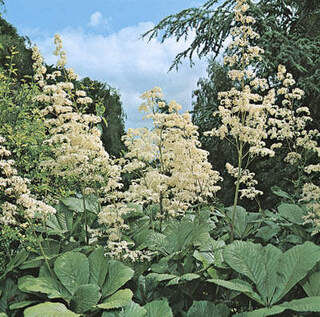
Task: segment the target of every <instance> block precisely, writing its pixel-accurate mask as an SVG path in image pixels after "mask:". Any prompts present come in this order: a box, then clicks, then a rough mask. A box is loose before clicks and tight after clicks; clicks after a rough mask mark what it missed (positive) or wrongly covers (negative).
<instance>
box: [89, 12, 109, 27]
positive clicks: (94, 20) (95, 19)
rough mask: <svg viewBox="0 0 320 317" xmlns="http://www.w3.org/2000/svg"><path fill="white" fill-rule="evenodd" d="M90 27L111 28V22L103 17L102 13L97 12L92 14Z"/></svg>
mask: <svg viewBox="0 0 320 317" xmlns="http://www.w3.org/2000/svg"><path fill="white" fill-rule="evenodd" d="M88 25H89V26H90V27H98V26H99V27H101V26H103V27H109V21H108V19H105V18H104V17H103V15H102V13H101V12H100V11H96V12H94V13H92V14H91V16H90V21H89V23H88Z"/></svg>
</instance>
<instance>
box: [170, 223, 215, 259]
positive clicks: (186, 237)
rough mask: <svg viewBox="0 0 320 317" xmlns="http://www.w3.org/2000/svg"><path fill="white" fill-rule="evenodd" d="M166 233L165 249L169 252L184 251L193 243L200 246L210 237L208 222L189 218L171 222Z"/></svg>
mask: <svg viewBox="0 0 320 317" xmlns="http://www.w3.org/2000/svg"><path fill="white" fill-rule="evenodd" d="M164 234H165V235H166V240H165V249H166V251H167V253H168V254H172V253H174V252H179V251H182V250H184V249H185V248H186V247H190V246H192V245H196V246H200V245H202V244H204V243H206V241H208V240H209V239H210V235H209V226H208V224H207V223H202V222H200V223H198V222H197V221H191V220H189V219H187V218H184V219H182V220H181V221H172V222H170V223H169V225H168V226H167V227H166V229H165V232H164Z"/></svg>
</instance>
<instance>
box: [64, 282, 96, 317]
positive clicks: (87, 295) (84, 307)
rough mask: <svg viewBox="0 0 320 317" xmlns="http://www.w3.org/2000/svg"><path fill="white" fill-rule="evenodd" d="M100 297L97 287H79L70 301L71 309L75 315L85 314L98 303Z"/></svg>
mask: <svg viewBox="0 0 320 317" xmlns="http://www.w3.org/2000/svg"><path fill="white" fill-rule="evenodd" d="M100 297H101V294H100V288H99V286H98V285H95V284H86V285H81V286H79V287H78V289H77V290H76V292H75V293H74V295H73V297H72V299H71V302H70V305H71V309H72V310H73V311H75V312H76V313H85V312H86V311H88V310H89V309H90V308H92V307H93V306H94V305H96V304H97V303H98V302H99V299H100Z"/></svg>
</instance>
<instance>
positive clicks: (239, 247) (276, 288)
mask: <svg viewBox="0 0 320 317" xmlns="http://www.w3.org/2000/svg"><path fill="white" fill-rule="evenodd" d="M224 258H225V261H226V263H227V264H228V265H229V266H230V267H231V268H233V269H234V270H235V271H237V272H238V273H240V274H242V275H245V276H246V277H247V278H249V279H250V280H251V281H252V282H253V283H254V286H255V288H256V290H257V293H258V294H259V297H260V300H259V298H258V297H252V295H253V294H252V293H251V294H250V293H248V294H247V295H248V296H250V297H251V298H253V299H255V300H256V301H258V302H259V303H261V304H262V305H264V306H271V305H273V304H275V303H277V302H278V301H279V300H281V298H282V297H283V296H285V295H286V294H287V293H288V292H289V291H290V289H291V288H292V287H293V286H294V285H296V284H297V283H298V282H299V281H300V280H302V279H303V278H304V277H305V276H306V275H307V273H308V272H309V271H310V270H311V269H312V268H313V267H314V265H315V264H316V263H317V262H318V261H319V260H320V247H318V246H316V245H315V244H313V243H311V242H306V243H304V244H303V245H299V246H295V247H293V248H291V249H290V250H288V251H287V252H285V253H283V254H282V252H281V250H280V249H278V248H276V247H274V246H272V245H268V246H266V247H263V246H261V245H259V244H254V243H252V242H243V241H235V242H234V243H232V244H231V245H229V246H227V247H226V248H225V251H224ZM213 282H214V281H213ZM220 285H221V283H220ZM226 285H227V284H226ZM225 287H228V286H225ZM228 288H230V285H229V287H228ZM240 291H241V290H240ZM254 296H255V295H254Z"/></svg>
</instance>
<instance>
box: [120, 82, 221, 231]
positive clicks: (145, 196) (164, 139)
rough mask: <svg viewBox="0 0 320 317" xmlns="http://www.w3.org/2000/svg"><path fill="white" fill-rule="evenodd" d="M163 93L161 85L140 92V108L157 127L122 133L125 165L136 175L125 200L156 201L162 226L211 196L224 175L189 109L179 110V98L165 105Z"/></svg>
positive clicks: (125, 167)
mask: <svg viewBox="0 0 320 317" xmlns="http://www.w3.org/2000/svg"><path fill="white" fill-rule="evenodd" d="M162 97H163V96H162V92H161V89H160V88H158V87H155V88H153V89H151V90H149V91H147V92H145V93H144V94H143V95H142V99H144V102H143V103H142V105H141V106H140V109H139V110H140V111H142V112H144V113H146V116H145V117H146V118H148V119H151V120H152V122H153V129H152V130H149V129H146V128H140V129H129V130H128V132H127V134H126V135H125V136H124V138H123V139H124V142H125V145H126V146H127V148H128V153H127V154H126V163H125V165H124V170H125V171H127V172H129V173H131V174H134V175H136V176H135V178H134V179H133V181H132V183H131V185H130V187H129V190H128V191H127V193H126V200H127V201H128V202H134V203H138V204H141V205H148V204H157V205H158V206H159V213H158V215H157V217H158V218H159V219H160V226H161V225H162V220H163V219H167V218H171V217H179V216H182V215H184V214H185V212H186V210H187V209H188V208H191V206H192V205H193V204H194V203H196V202H200V203H201V202H204V201H207V199H209V198H210V197H213V196H214V193H215V192H217V191H218V190H219V189H220V187H219V186H217V182H218V181H219V180H220V179H221V177H220V176H219V173H218V172H216V171H214V170H213V169H212V167H211V165H210V163H209V162H208V161H207V156H208V153H207V152H206V151H203V150H201V149H200V142H199V141H198V132H197V127H196V126H195V125H193V124H192V122H191V116H190V114H189V113H183V114H179V110H180V109H181V106H180V105H179V104H177V103H176V102H175V101H171V102H169V104H167V105H166V104H165V102H163V101H162V100H163V99H162ZM161 229H162V228H160V230H161Z"/></svg>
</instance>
